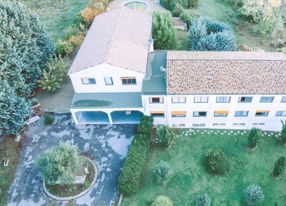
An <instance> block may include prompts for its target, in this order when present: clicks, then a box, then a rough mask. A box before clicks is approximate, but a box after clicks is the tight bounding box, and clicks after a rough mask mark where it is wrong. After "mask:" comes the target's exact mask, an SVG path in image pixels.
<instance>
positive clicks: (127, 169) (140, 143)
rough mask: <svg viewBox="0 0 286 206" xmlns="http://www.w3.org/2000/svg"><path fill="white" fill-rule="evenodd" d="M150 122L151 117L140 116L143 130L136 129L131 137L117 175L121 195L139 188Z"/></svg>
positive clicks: (128, 193) (151, 120)
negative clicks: (122, 164) (126, 153)
mask: <svg viewBox="0 0 286 206" xmlns="http://www.w3.org/2000/svg"><path fill="white" fill-rule="evenodd" d="M152 123H153V119H152V117H147V116H143V117H142V118H141V121H140V125H139V127H140V128H144V132H143V133H140V132H141V131H140V132H139V131H138V132H137V134H136V135H135V137H134V138H133V141H132V143H131V146H130V149H129V152H128V155H127V158H126V160H125V163H124V166H123V169H122V171H121V174H120V177H119V182H118V189H119V191H120V192H121V193H122V194H123V195H126V196H128V195H132V194H134V193H136V192H137V191H138V189H139V184H140V177H141V174H142V171H143V169H144V166H145V161H146V157H147V154H148V152H149V140H150V135H149V136H148V134H151V130H152ZM147 128H148V129H149V131H148V132H147Z"/></svg>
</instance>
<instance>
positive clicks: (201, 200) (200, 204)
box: [196, 193, 211, 206]
mask: <svg viewBox="0 0 286 206" xmlns="http://www.w3.org/2000/svg"><path fill="white" fill-rule="evenodd" d="M210 205H211V199H210V198H209V196H208V194H206V193H204V194H201V195H199V196H198V198H197V199H196V206H210Z"/></svg>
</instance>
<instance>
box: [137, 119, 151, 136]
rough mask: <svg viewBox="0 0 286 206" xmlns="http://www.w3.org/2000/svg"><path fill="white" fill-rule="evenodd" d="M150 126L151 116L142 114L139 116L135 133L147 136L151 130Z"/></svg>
mask: <svg viewBox="0 0 286 206" xmlns="http://www.w3.org/2000/svg"><path fill="white" fill-rule="evenodd" d="M152 126H153V118H152V117H151V116H143V117H142V118H141V121H140V124H139V125H138V127H137V133H138V134H143V135H145V136H146V137H148V138H149V137H150V135H151V132H152ZM150 128H151V129H150Z"/></svg>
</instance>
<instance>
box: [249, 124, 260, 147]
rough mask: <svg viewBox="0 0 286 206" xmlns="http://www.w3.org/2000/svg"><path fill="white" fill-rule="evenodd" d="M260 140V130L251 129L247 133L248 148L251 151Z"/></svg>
mask: <svg viewBox="0 0 286 206" xmlns="http://www.w3.org/2000/svg"><path fill="white" fill-rule="evenodd" d="M260 138H261V130H260V129H258V128H252V129H251V130H250V131H249V133H248V137H247V140H248V147H249V148H250V149H253V148H255V147H256V145H257V143H258V142H259V139H260Z"/></svg>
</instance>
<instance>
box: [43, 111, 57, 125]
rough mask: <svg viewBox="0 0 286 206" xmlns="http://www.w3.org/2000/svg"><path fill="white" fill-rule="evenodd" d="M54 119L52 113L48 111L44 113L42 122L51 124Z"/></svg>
mask: <svg viewBox="0 0 286 206" xmlns="http://www.w3.org/2000/svg"><path fill="white" fill-rule="evenodd" d="M54 121H55V118H54V116H53V115H52V114H50V113H45V114H44V124H45V125H51V124H53V122H54Z"/></svg>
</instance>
